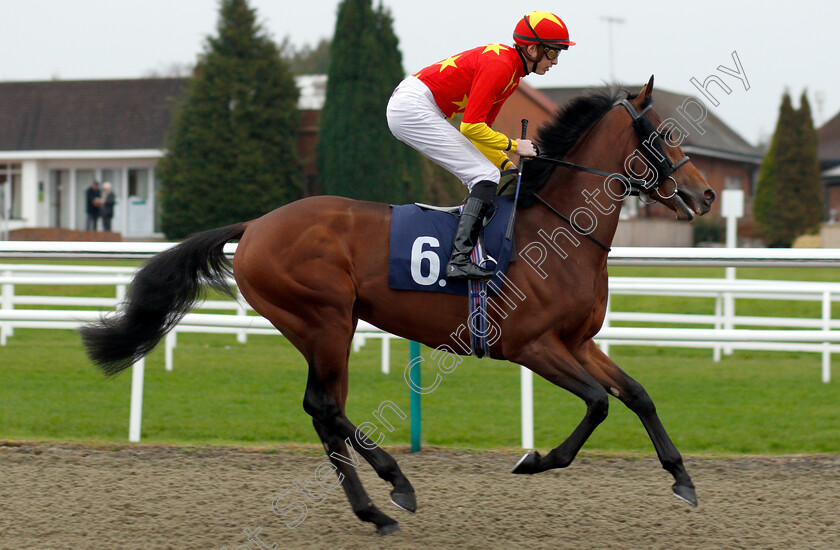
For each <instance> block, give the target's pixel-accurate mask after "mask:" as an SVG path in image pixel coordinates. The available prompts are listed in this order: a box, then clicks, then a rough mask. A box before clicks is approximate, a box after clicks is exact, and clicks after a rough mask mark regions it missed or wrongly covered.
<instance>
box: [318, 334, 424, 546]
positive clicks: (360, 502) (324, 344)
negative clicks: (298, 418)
mask: <svg viewBox="0 0 840 550" xmlns="http://www.w3.org/2000/svg"><path fill="white" fill-rule="evenodd" d="M349 335H352V330H351V331H350V332H349ZM349 335H348V337H347V339H346V345H345V344H344V343H342V338H336V334H335V333H334V332H332V333H331V334H330V336H329V337H323V338H319V339H318V341H319V342H320V344H319V345H318V346H317V348H316V349H315V350H313V352H312V354H311V358H310V367H309V377H308V380H307V384H306V393H305V396H304V402H303V403H304V410H305V411H306V412H307V413H308V414H309V415H310V416H312V419H313V423H314V426H315V429H316V431H317V432H318V435H319V436H320V437H321V440H322V441H323V443H324V447H325V449H326V451H327V455H328V456H329V457H330V460H331V461H332V463H333V464H334V465H335V466H336V467H337V468H338V473H339V474H341V475H343V476H344V477H343V487H344V491H345V493H346V494H347V498H348V500H349V501H350V505H351V507H352V508H353V511H354V512H355V513H356V515H357V516H358V517H359V519H361V520H362V521H367V522H371V523H373V524H374V525H376V528H377V531H378V532H379V533H380V534H383V535H384V534H388V533H392V532H394V531H398V530H399V525H398V523H397V522H396V521H395V520H393V519H392V518H390V517H388V516H387V515H386V514H384V513H383V512H381V511H380V510H379V509H378V508H377V507H376V506H375V505H374V504H373V502H372V501H371V500H370V498H369V497H368V495H367V493H366V492H365V490H364V488H363V487H362V484H361V481H360V480H359V478H358V475H357V473H356V471H355V468H354V467H353V466H352V465H351V464H349V463H348V461H347V459H349V461H351V462H352V459H353V457H354V456H355V455H354V453H358V454H359V455H361V456H362V457H363V458H364V459H365V460H367V461H368V462H369V463H370V465H371V466H372V467H373V468H374V470H375V471H376V473H377V474H378V475H379V477H381V478H382V479H384V480H386V481H388V482H389V483H391V484H392V485H393V487H394V488H393V490H392V491H391V500H392V501H393V502H394V504H396V505H397V506H399V507H400V508H403V509H405V510H408V511H411V512H413V511H414V510H416V508H417V504H416V499H415V496H414V488H413V487H412V486H411V483H409V481H408V479H407V478H406V477H405V475H403V473H402V471H401V470H400V468H399V466H398V465H397V462H396V460H394V458H393V457H392V456H391V455H389V454H388V453H386V452H385V451H383V450H382V449H380V448H379V447H377V446H376V445H374V444H373V442H372V441H370V439H369V438H367V437H366V436H364V434H361V432H359V431H358V430H357V429H356V426H354V425H353V424H352V423H351V422H350V420H349V419H348V418H347V416H346V415H345V412H344V403H345V399H346V396H347V385H348V376H347V360H348V355H349V349H350V336H349ZM348 443H349V447H352V449H350V448H348ZM336 455H340V456H341V457H345V460H340V459H339V458H337V456H336Z"/></svg>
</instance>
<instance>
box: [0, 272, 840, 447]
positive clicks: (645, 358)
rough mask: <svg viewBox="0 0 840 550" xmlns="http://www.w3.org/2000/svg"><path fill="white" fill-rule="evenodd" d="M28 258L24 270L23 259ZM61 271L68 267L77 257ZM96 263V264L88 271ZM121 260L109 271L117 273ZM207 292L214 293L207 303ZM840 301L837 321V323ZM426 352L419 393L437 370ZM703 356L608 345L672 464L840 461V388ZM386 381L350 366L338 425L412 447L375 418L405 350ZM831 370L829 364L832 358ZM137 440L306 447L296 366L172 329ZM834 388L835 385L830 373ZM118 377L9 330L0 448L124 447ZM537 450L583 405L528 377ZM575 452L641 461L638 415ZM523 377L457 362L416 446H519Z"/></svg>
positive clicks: (56, 337) (400, 423) (810, 366)
mask: <svg viewBox="0 0 840 550" xmlns="http://www.w3.org/2000/svg"><path fill="white" fill-rule="evenodd" d="M25 263H31V262H25ZM65 263H79V262H77V261H73V262H65ZM90 263H95V264H97V265H101V264H103V262H101V261H99V262H90ZM131 263H132V262H120V263H119V265H129V264H131ZM610 274H611V275H612V276H659V277H723V276H724V270H723V269H722V268H720V269H719V268H700V269H698V268H630V267H621V268H613V269H610ZM738 277H739V278H754V279H789V280H818V281H837V280H840V270H837V269H807V268H792V269H784V268H783V269H746V268H745V269H739V270H738ZM16 292H17V293H18V294H46V293H49V294H55V295H64V296H112V295H113V292H114V290H113V288H112V287H72V286H67V287H60V288H56V287H43V286H38V285H29V286H24V285H21V286H18V287H17V288H16ZM214 297H215V296H214ZM838 307H840V305H835V309H834V312H833V315H834V317H835V318H838V316H840V309H838ZM613 310H614V311H652V312H683V313H706V314H710V313H712V312H713V311H714V302H713V300H711V299H698V298H678V297H674V298H671V297H668V298H663V297H650V296H615V297H614V301H613ZM736 310H737V312H738V313H739V314H742V315H775V316H800V317H814V318H816V317H819V315H820V304H819V303H816V302H798V301H775V300H772V301H761V300H738V301H737V304H736ZM429 352H430V350H428V349H424V357H425V358H426V359H427V361H425V362H424V363H423V366H422V373H423V379H424V384H428V383H429V382H431V381H432V380H433V379H434V377H435V372H436V371H435V362H434V361H433V360H431V359H430V358H429ZM711 355H712V352H711V350H689V349H674V348H664V349H657V348H653V347H637V348H633V347H627V346H623V347H615V346H614V347H613V348H612V349H611V356H612V357H613V359H614V360H616V362H617V363H618V364H619V365H620V366H621V367H622V368H623V369H624V370H625V371H626V372H628V373H629V374H630V375H631V376H633V377H634V378H635V379H636V380H638V381H639V382H641V383H642V384H643V385H644V386H645V387H646V388H647V390H648V392H649V393H650V395H651V396H652V397H653V399H654V402H655V403H656V405H657V409H658V411H659V413H660V416H661V418H662V421H663V423H664V425H665V427H666V428H667V429H668V431H669V434H670V435H671V437H672V439H673V440H674V442H675V443H676V444H677V446H678V447H679V448H680V450H681V451H682V452H683V453H689V454H698V453H705V454H786V453H840V437H838V436H837V434H838V433H840V414H838V412H840V411H838V409H840V389H839V388H840V385H839V384H840V382H838V381H834V382H832V383H830V384H823V383H821V382H820V357H819V355H817V354H807V353H776V352H749V351H737V352H735V354H734V355H733V356H730V357H725V358H724V359H723V360H722V361H721V362H719V363H714V362H713V361H712V359H711ZM391 357H392V373H391V374H390V375H387V376H386V375H383V374H382V373H381V372H379V346H378V341H376V340H372V341H371V342H370V343H369V344H368V345H367V346H366V347H365V348H364V349H363V350H362V351H361V352H359V353H354V354H352V355H351V358H350V361H351V369H350V373H351V378H350V393H349V401H348V415H349V417H350V418H351V420H353V421H354V422H355V423H356V424H357V425H358V424H361V423H363V422H373V423H375V424H377V425H378V426H380V431H379V432H376V433H374V434H372V436H373V437H374V439H377V438H378V437H379V435H380V434H383V435H384V436H385V437H384V440H383V442H382V443H383V445H385V446H404V445H408V444H409V419H408V418H406V419H401V418H399V416H398V415H396V414H394V413H393V412H389V411H386V413H385V416H386V418H387V419H388V420H389V421H390V422H391V424H392V425H393V427H394V431H393V432H387V431H381V430H382V428H381V423H379V422H378V421H377V420H376V418H375V417H374V414H373V413H374V411H376V410H377V408H378V407H379V406H380V405H381V404H382V403H383V402H385V401H391V402H393V403H395V404H396V405H397V406H398V407H399V408H400V409H401V410H402V411H404V412H405V413H406V414H407V413H408V411H409V392H408V387H407V385H406V383H405V381H404V378H403V369H404V368H405V365H406V363H407V360H408V344H407V342H403V341H399V342H394V343H392V356H391ZM835 362H836V359H835ZM146 365H147V367H146V379H145V394H144V403H143V430H142V440H143V442H144V443H165V444H177V445H182V446H183V445H187V446H190V445H226V444H234V445H247V446H251V445H253V446H265V445H276V444H289V443H295V444H297V443H300V444H313V445H315V444H318V443H319V441H318V439H317V437H316V436H315V433H314V430H313V428H312V424H311V420H310V418H309V417H308V416H307V415H306V414H305V413H304V412H303V409H302V406H301V403H302V400H303V392H304V388H305V384H306V365H305V363H304V361H303V359H302V357H301V356H300V355H299V354H298V353H297V351H296V350H295V349H294V348H293V347H292V346H291V345H290V344H289V343H288V342H286V341H285V339H283V338H282V337H279V336H251V337H249V342H248V343H247V344H245V345H242V344H237V343H236V340H235V337H234V336H229V335H209V334H181V335H179V337H178V348H177V349H176V350H175V370H174V371H173V372H166V371H165V370H164V367H163V352H162V350H155V351H154V352H153V353H152V354H151V355H150V356H149V357H148V358H147V362H146ZM835 379H840V374H837V369H835ZM130 384H131V375H130V373H128V372H127V373H124V374H122V375H120V376H118V377H116V378H112V379H105V378H103V377H102V376H101V375H100V374H99V373H98V372H97V371H96V370H95V369H94V368H93V366H92V365H91V364H90V363H89V362H88V361H87V359H86V357H85V355H84V351H83V349H82V346H81V343H80V341H79V338H78V335H77V334H76V333H74V332H72V331H59V330H55V331H52V330H22V329H18V330H16V332H15V336H14V337H12V338H10V339H9V341H8V345H7V346H5V347H2V348H0V439H9V440H52V441H55V440H58V441H85V442H104V443H106V444H111V443H119V444H122V443H125V442H126V441H127V437H128V407H129V388H130ZM534 403H535V407H534V408H535V426H536V428H535V430H536V432H535V443H536V446H537V447H538V448H541V449H548V448H551V447H554V446H556V445H557V444H559V443H560V442H561V441H562V440H563V439H564V438H565V437H566V436H567V435H568V434H569V433H570V432H571V431H572V429H574V427H575V426H576V425H577V423H578V422H579V421H580V419H581V418H582V416H583V413H584V405H583V403H582V402H581V401H580V400H579V399H577V398H576V397H574V396H573V395H571V394H569V393H567V392H565V391H564V390H561V389H559V388H556V387H554V386H553V385H551V384H549V383H547V382H545V381H544V380H542V379H539V378H536V379H535V382H534ZM610 403H611V409H610V416H609V417H608V418H607V420H606V421H605V422H604V424H603V425H601V426H600V427H599V428H598V429H597V430H596V431H595V433H594V434H593V436H592V438H591V439H590V440H589V442H587V444H586V446H585V447H584V449H585V450H589V451H598V452H606V453H626V452H633V453H635V452H639V453H648V454H650V453H652V445H651V443H650V440H649V439H648V436H647V434H646V433H645V431H644V429H643V428H642V426H641V424H640V422H639V421H638V419H637V418H636V417H635V416H634V415H633V414H632V413H630V412H629V411H628V410H627V409H626V408H624V406H623V405H622V404H621V403H620V402H619V401H617V400H615V399H612V400H611V401H610ZM519 407H520V403H519V369H518V367H516V366H514V365H510V364H508V363H500V362H495V361H491V360H483V361H479V360H476V359H473V358H469V359H466V360H465V361H464V362H463V363H462V364H461V366H459V367H458V369H457V370H456V371H455V372H453V373H451V374H446V375H443V378H442V380H441V382H440V385H439V386H438V388H437V389H436V390H435V391H434V392H432V393H430V394H428V395H426V396H424V397H423V444H424V445H431V446H442V447H453V448H460V449H489V448H515V447H518V446H519V442H520V431H519V430H520V427H519V426H520V412H519V411H520V409H519Z"/></svg>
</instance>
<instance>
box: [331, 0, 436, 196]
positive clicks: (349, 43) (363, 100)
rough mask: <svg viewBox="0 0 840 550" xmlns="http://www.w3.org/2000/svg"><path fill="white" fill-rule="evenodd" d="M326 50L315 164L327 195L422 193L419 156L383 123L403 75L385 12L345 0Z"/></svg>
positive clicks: (357, 0)
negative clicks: (324, 92) (324, 93)
mask: <svg viewBox="0 0 840 550" xmlns="http://www.w3.org/2000/svg"><path fill="white" fill-rule="evenodd" d="M335 29H336V30H335V35H334V36H333V41H332V46H331V49H330V69H329V73H328V80H327V97H326V102H325V104H324V109H323V111H322V113H321V129H320V134H319V138H318V167H319V173H320V178H321V185H322V188H323V189H324V191H325V192H326V193H329V194H333V195H341V196H345V197H351V198H356V199H364V200H372V201H380V202H392V203H397V202H408V201H411V200H417V199H419V198H420V196H421V194H422V180H421V176H420V164H419V158H418V154H417V153H416V152H414V150H412V149H410V148H409V147H408V146H406V145H404V144H403V143H402V142H400V141H399V140H397V139H396V138H395V137H394V136H393V135H392V134H391V132H390V130H389V129H388V124H387V121H386V119H385V108H386V106H387V104H388V98H389V97H390V96H391V93H392V92H393V91H394V88H395V87H396V85H397V84H399V82H400V81H401V80H402V79H403V77H404V72H403V69H402V56H401V54H400V52H399V48H398V40H397V37H396V35H394V31H393V20H392V18H391V15H390V13H389V12H388V11H387V10H386V9H385V8H384V7H383V6H382V5H381V4H380V5H379V7H378V8H377V9H376V10H374V9H373V6H372V4H371V0H343V1H342V3H341V4H340V5H339V8H338V18H337V21H336V27H335Z"/></svg>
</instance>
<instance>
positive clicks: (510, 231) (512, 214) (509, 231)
mask: <svg viewBox="0 0 840 550" xmlns="http://www.w3.org/2000/svg"><path fill="white" fill-rule="evenodd" d="M527 133H528V119H527V118H523V119H522V139H525V137H526V135H527ZM524 164H525V157H520V159H519V166H518V167H517V169H516V191H515V192H514V194H513V210H511V211H510V220H509V221H508V226H507V231H505V239H507V240H508V241H509V240H510V239H511V237H513V222H514V221H515V220H516V203H517V201H518V200H519V185H520V184H521V183H522V166H523V165H524Z"/></svg>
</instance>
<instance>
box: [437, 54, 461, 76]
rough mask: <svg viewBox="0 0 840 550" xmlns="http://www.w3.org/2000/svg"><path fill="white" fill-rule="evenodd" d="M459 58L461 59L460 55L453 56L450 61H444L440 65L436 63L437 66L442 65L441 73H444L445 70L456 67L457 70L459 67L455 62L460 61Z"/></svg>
mask: <svg viewBox="0 0 840 550" xmlns="http://www.w3.org/2000/svg"><path fill="white" fill-rule="evenodd" d="M459 57H461V56H460V54H459V55H453V56H452V57H450V58H448V59H444V60H443V61H441V62H440V63H436V65H440V72H443V70H444V69H445V68H447V67H455V68H456V69H457V68H458V65H456V64H455V60H456V59H458V58H459Z"/></svg>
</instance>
